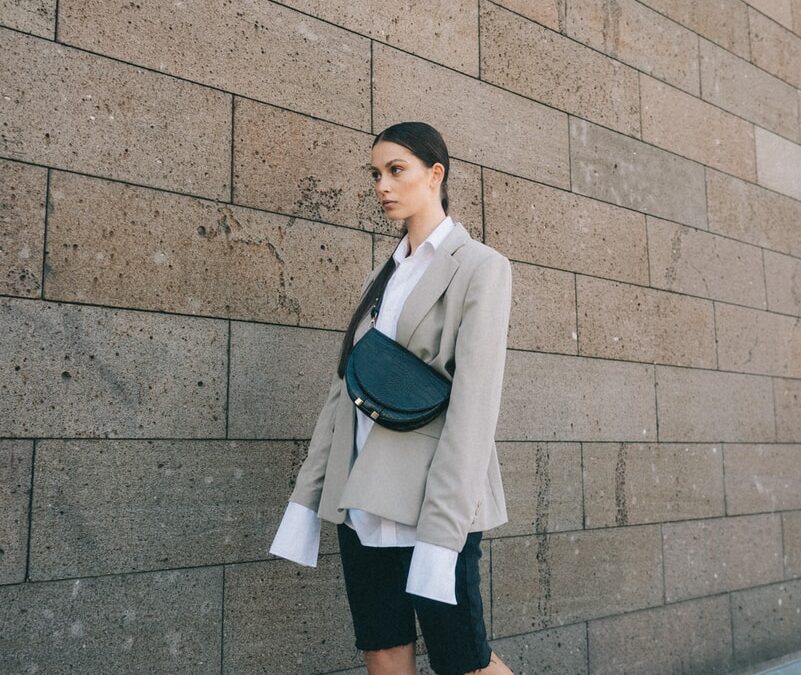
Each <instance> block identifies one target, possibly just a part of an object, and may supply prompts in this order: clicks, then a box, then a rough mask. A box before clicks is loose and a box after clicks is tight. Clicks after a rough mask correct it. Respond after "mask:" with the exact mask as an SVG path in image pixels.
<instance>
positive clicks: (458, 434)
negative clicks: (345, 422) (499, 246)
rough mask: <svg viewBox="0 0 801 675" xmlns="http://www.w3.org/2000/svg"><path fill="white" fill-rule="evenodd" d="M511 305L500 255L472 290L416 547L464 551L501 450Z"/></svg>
mask: <svg viewBox="0 0 801 675" xmlns="http://www.w3.org/2000/svg"><path fill="white" fill-rule="evenodd" d="M511 304H512V267H511V264H510V263H509V260H508V259H507V258H506V257H505V256H503V255H502V254H500V253H498V252H497V251H495V252H493V253H492V254H490V255H489V256H488V257H487V258H485V259H484V260H483V261H482V262H480V263H479V264H478V265H477V267H476V269H475V270H474V272H473V274H472V277H471V279H470V281H469V282H468V287H467V291H466V293H465V299H464V307H463V309H462V320H461V323H460V325H459V329H458V332H457V336H456V344H455V348H454V359H455V367H454V376H453V380H452V382H451V395H450V400H449V402H448V407H447V409H446V413H445V424H444V426H443V428H442V432H441V434H440V439H439V443H438V445H437V449H436V451H435V453H434V457H433V459H432V461H431V466H430V467H429V471H428V477H427V480H426V489H425V495H424V497H423V504H422V507H421V511H420V518H419V520H418V523H417V539H418V540H420V541H426V542H429V543H432V544H439V545H440V546H447V547H448V548H451V549H454V550H456V551H461V550H462V548H463V547H464V544H465V541H466V540H467V533H468V530H469V528H470V525H471V524H472V523H473V520H474V517H475V514H476V512H477V510H478V506H479V504H478V502H479V499H480V496H481V493H482V490H483V487H484V481H485V477H486V474H487V468H488V466H489V460H490V457H491V455H492V448H493V444H494V442H495V427H496V425H497V421H498V413H499V410H500V403H501V389H502V385H503V374H504V367H505V363H506V339H507V335H508V328H509V314H510V311H511Z"/></svg>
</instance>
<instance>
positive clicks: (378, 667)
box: [364, 642, 415, 675]
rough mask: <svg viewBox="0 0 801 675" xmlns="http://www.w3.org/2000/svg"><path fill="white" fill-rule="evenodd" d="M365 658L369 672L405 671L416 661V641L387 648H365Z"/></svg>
mask: <svg viewBox="0 0 801 675" xmlns="http://www.w3.org/2000/svg"><path fill="white" fill-rule="evenodd" d="M364 660H365V663H366V664H367V670H368V672H369V673H371V675H372V673H405V672H407V670H406V669H407V668H408V666H409V664H410V663H412V664H413V663H414V662H415V655H414V642H409V643H408V644H405V645H398V646H397V647H388V648H386V649H365V650H364Z"/></svg>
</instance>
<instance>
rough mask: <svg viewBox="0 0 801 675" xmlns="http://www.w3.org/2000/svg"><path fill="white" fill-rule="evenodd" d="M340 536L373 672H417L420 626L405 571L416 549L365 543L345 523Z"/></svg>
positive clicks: (359, 632)
mask: <svg viewBox="0 0 801 675" xmlns="http://www.w3.org/2000/svg"><path fill="white" fill-rule="evenodd" d="M337 535H338V539H339V550H340V555H341V559H342V572H343V576H344V578H345V590H346V592H347V597H348V604H349V606H350V610H351V617H352V619H353V630H354V634H355V637H356V648H357V649H360V650H362V651H363V652H364V656H365V661H366V664H367V669H368V672H369V673H370V675H375V674H380V675H383V674H384V673H386V674H392V675H394V674H395V673H397V674H398V675H407V674H408V675H413V674H414V673H415V665H414V644H415V640H416V638H417V630H416V626H415V620H414V607H413V605H412V602H411V598H410V596H409V595H408V594H407V593H406V592H405V584H406V577H405V573H404V570H405V569H406V563H405V559H406V558H409V557H411V547H387V548H383V547H375V546H363V545H362V543H361V542H360V541H359V537H358V535H357V534H356V532H355V531H354V530H352V529H351V528H350V527H348V526H347V525H345V524H344V523H341V524H339V525H337ZM410 655H411V656H410ZM410 659H411V660H410ZM409 663H411V670H410V669H409V666H408V664H409Z"/></svg>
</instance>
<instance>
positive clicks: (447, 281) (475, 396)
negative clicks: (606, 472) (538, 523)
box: [290, 222, 512, 551]
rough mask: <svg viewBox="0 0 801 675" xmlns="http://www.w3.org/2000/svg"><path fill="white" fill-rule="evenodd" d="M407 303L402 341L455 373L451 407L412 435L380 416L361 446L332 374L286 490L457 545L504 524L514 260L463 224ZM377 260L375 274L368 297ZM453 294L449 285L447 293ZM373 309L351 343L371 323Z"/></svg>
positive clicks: (337, 519) (317, 506)
mask: <svg viewBox="0 0 801 675" xmlns="http://www.w3.org/2000/svg"><path fill="white" fill-rule="evenodd" d="M454 225H455V227H454V228H453V229H452V230H451V232H450V233H448V236H447V237H446V238H445V239H444V240H443V241H442V242H441V243H440V245H439V246H438V247H437V249H436V251H435V253H434V257H433V259H432V260H431V263H430V264H429V267H428V268H427V269H426V270H425V272H424V273H423V275H422V277H421V278H420V280H419V281H418V283H417V284H416V285H415V287H414V288H413V289H412V291H411V293H410V294H409V296H408V298H407V300H406V302H405V303H404V305H403V308H402V309H401V312H400V316H399V318H398V324H397V330H396V336H395V339H396V341H397V342H399V343H400V344H401V345H403V346H404V347H406V348H407V349H409V350H411V351H412V352H413V353H414V354H416V355H417V356H418V357H420V358H421V359H423V361H425V362H426V363H428V364H429V365H430V366H432V367H433V368H435V369H436V370H438V371H439V372H440V373H442V374H443V375H444V376H446V377H447V378H448V379H449V380H451V396H450V400H449V403H448V407H447V408H446V410H445V411H444V412H443V413H442V414H440V415H439V416H438V417H437V418H435V419H434V420H432V421H431V422H429V423H428V424H426V425H425V426H423V427H420V428H419V429H416V430H414V431H393V430H391V429H387V428H385V427H383V426H381V425H380V424H377V423H376V424H374V425H373V426H372V429H371V430H370V433H369V434H368V436H367V439H366V440H365V443H364V446H363V447H362V450H361V452H360V453H358V457H357V453H356V448H355V430H356V415H357V414H358V415H362V414H364V413H362V412H361V411H359V410H358V409H357V408H356V406H355V404H354V403H353V401H352V400H351V399H350V397H349V396H348V391H347V387H346V385H345V381H344V379H340V378H339V376H338V375H337V374H336V372H335V373H334V378H333V381H332V383H331V386H330V389H329V391H328V395H327V397H326V400H325V404H324V405H323V408H322V411H321V412H320V415H319V417H318V419H317V422H316V424H315V427H314V431H313V433H312V438H311V441H310V443H309V450H308V455H307V457H306V459H305V460H304V462H303V465H302V466H301V468H300V470H299V472H298V476H297V479H296V482H295V487H294V489H293V491H292V494H291V496H290V501H294V502H298V503H300V504H303V505H305V506H307V507H309V508H311V509H313V510H315V511H316V512H317V514H318V516H319V517H320V518H322V519H324V520H327V521H330V522H332V523H342V522H344V520H345V510H346V509H348V508H357V509H363V510H365V511H369V512H370V513H374V514H377V515H379V516H383V517H385V518H390V519H392V520H396V521H399V522H401V523H404V524H406V525H415V526H416V527H417V539H418V541H426V542H430V543H432V544H439V545H440V546H447V547H448V548H451V549H454V550H457V551H461V550H462V547H463V546H464V543H465V540H466V538H467V533H468V532H474V531H478V530H482V531H483V530H489V529H491V528H493V527H497V526H498V525H502V524H503V523H505V522H507V521H508V517H507V513H506V499H505V495H504V491H503V484H502V482H501V473H500V467H499V464H498V455H497V452H496V448H495V427H496V423H497V419H498V412H499V409H500V403H501V389H502V383H503V373H504V365H505V362H506V338H507V331H508V325H509V312H510V308H511V297H512V269H511V265H510V263H509V260H508V259H507V258H506V257H505V256H503V255H501V254H500V253H499V252H498V251H496V250H495V249H493V248H491V247H490V246H487V245H486V244H484V243H482V242H480V241H478V240H477V239H473V238H472V237H471V236H470V233H469V232H468V230H467V229H466V228H465V227H464V225H462V224H461V223H459V222H455V223H454ZM378 271H379V268H376V269H374V270H373V271H372V272H370V274H368V276H367V279H366V280H365V282H364V284H363V285H362V291H361V292H362V295H363V294H364V292H365V290H366V289H367V286H368V285H369V284H370V282H371V281H372V279H373V278H374V277H375V276H376V275H377V274H378ZM446 291H447V292H446ZM369 324H370V316H369V312H367V313H365V316H364V317H363V319H362V320H361V322H360V323H359V325H358V326H357V328H356V332H355V334H354V342H357V341H358V340H359V338H361V336H362V335H363V334H364V333H365V332H366V331H367V329H368V328H369V327H370V326H369Z"/></svg>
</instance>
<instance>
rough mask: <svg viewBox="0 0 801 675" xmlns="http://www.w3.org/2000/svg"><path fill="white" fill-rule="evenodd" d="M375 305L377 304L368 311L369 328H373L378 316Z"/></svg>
mask: <svg viewBox="0 0 801 675" xmlns="http://www.w3.org/2000/svg"><path fill="white" fill-rule="evenodd" d="M377 304H378V303H376V304H374V305H373V307H372V309H370V327H371V328H372V327H373V326H375V319H376V316H378V312H377V311H376V305H377Z"/></svg>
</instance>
